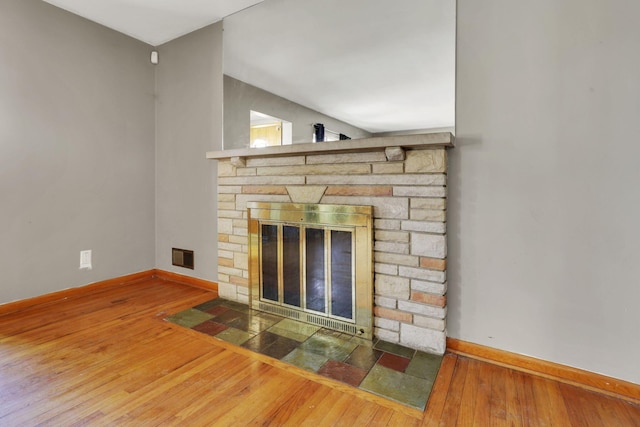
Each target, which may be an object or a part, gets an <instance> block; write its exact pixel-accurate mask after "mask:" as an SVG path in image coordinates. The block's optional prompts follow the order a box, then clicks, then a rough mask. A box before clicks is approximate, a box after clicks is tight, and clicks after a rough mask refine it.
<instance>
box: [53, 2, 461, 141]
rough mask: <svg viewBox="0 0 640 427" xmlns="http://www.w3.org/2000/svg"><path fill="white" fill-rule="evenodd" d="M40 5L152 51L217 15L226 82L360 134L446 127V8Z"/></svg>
mask: <svg viewBox="0 0 640 427" xmlns="http://www.w3.org/2000/svg"><path fill="white" fill-rule="evenodd" d="M43 1H46V2H48V3H51V4H53V5H55V6H58V7H61V8H63V9H65V10H68V11H70V12H72V13H75V14H77V15H80V16H83V17H85V18H87V19H90V20H92V21H95V22H98V23H100V24H102V25H105V26H107V27H110V28H112V29H114V30H117V31H119V32H122V33H124V34H127V35H129V36H131V37H134V38H136V39H138V40H142V41H144V42H146V43H149V44H151V45H153V46H158V45H160V44H163V43H165V42H167V41H170V40H172V39H174V38H177V37H180V36H182V35H184V34H187V33H189V32H192V31H194V30H197V29H199V28H202V27H204V26H206V25H209V24H211V23H213V22H217V21H219V20H220V19H222V18H225V17H226V19H225V24H224V64H225V65H224V68H225V73H226V74H229V75H231V76H233V77H235V78H237V79H239V80H243V81H245V82H247V83H250V84H252V85H254V86H257V87H260V88H262V89H265V90H267V91H270V92H272V93H275V94H277V95H279V96H282V97H284V98H288V99H290V100H292V101H294V102H297V103H300V104H303V105H306V106H308V107H310V108H312V109H315V110H317V111H320V112H322V113H325V114H327V115H330V116H333V117H335V118H337V119H340V120H343V121H345V122H348V123H351V124H353V125H355V126H357V127H360V128H362V129H366V130H368V131H370V132H389V131H403V130H409V129H428V128H452V127H453V126H454V114H455V107H454V98H455V0H393V1H391V0H348V1H346V0H322V1H318V0H267V1H266V2H264V3H262V0H43ZM252 5H256V6H254V7H250V6H252ZM249 7H250V8H249ZM246 8H249V9H247V10H243V9H246ZM241 10H243V11H242V13H235V12H238V11H241ZM230 15H231V16H230Z"/></svg>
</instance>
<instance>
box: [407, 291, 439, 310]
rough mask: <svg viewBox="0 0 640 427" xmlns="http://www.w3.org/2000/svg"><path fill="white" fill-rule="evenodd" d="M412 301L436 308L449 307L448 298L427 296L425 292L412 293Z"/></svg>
mask: <svg viewBox="0 0 640 427" xmlns="http://www.w3.org/2000/svg"><path fill="white" fill-rule="evenodd" d="M411 301H416V302H421V303H424V304H429V305H435V306H436V307H444V306H445V305H447V297H446V296H443V295H433V294H425V293H424V292H416V291H412V292H411Z"/></svg>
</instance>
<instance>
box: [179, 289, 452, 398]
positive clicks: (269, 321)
mask: <svg viewBox="0 0 640 427" xmlns="http://www.w3.org/2000/svg"><path fill="white" fill-rule="evenodd" d="M166 320H168V321H170V322H172V323H175V324H177V325H180V326H183V327H185V328H189V329H192V330H194V331H198V332H201V333H203V334H207V335H211V336H213V337H216V338H218V339H221V340H223V341H227V342H229V343H231V344H234V345H238V346H242V347H244V348H246V349H248V350H251V351H254V352H256V353H261V354H264V355H266V356H269V357H272V358H275V359H278V360H280V361H282V362H286V363H289V364H291V365H295V366H297V367H299V368H302V369H306V370H308V371H311V372H315V373H317V374H319V375H323V376H325V377H328V378H331V379H333V380H335V381H340V382H342V383H344V384H348V385H350V386H353V387H357V388H359V389H361V390H364V391H367V392H370V393H374V394H377V395H379V396H382V397H385V398H387V399H391V400H394V401H396V402H399V403H402V404H404V405H407V406H411V407H413V408H417V409H421V410H424V408H425V406H426V404H427V399H428V398H429V393H430V392H431V387H432V386H433V382H434V380H435V378H436V374H437V373H438V369H439V368H440V363H441V361H442V357H441V356H437V355H433V354H428V353H424V352H421V351H416V350H413V349H411V348H407V347H403V346H401V345H398V344H392V343H388V342H384V341H380V340H376V341H368V340H365V339H362V338H359V337H354V336H352V335H348V334H343V333H340V332H336V331H333V330H330V329H325V328H321V327H319V326H314V325H309V324H306V323H302V322H298V321H296V320H292V319H286V318H284V317H280V316H276V315H273V314H268V313H264V312H260V311H256V310H252V309H251V308H249V307H248V306H246V305H243V304H239V303H237V302H233V301H227V300H224V299H221V298H216V299H214V300H211V301H207V302H206V303H204V304H200V305H197V306H195V307H193V308H189V309H187V310H184V311H181V312H179V313H176V314H174V315H172V316H169V317H167V318H166Z"/></svg>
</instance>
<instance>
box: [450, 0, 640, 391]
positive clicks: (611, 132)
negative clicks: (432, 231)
mask: <svg viewBox="0 0 640 427" xmlns="http://www.w3.org/2000/svg"><path fill="white" fill-rule="evenodd" d="M639 18H640V3H638V2H633V1H624V0H612V1H606V2H605V1H599V0H563V1H557V0H541V1H536V2H508V1H497V0H487V1H483V2H477V1H474V0H458V25H457V28H458V30H457V31H458V43H457V61H458V62H457V100H456V101H457V102H456V104H457V117H456V135H457V147H456V148H455V149H453V150H452V151H451V152H450V166H451V169H450V170H451V175H450V181H449V191H450V199H449V200H450V202H451V204H450V209H449V227H448V231H449V236H450V239H451V240H450V257H449V260H450V264H449V269H448V271H449V273H450V276H449V303H448V306H449V321H448V332H449V335H450V336H452V337H455V338H460V339H463V340H467V341H472V342H475V343H480V344H485V345H488V346H492V347H497V348H501V349H505V350H510V351H514V352H517V353H524V354H527V355H531V356H535V357H539V358H542V359H547V360H551V361H555V362H559V363H563V364H567V365H571V366H576V367H579V368H583V369H587V370H590V371H595V372H599V373H603V374H606V375H610V376H614V377H619V378H623V379H626V380H629V381H633V382H636V383H640V370H639V369H638V361H639V360H640V340H639V339H638V328H639V327H640V310H638V302H639V301H640V285H639V278H640V262H639V259H638V256H639V254H640V221H639V220H638V219H639V218H640V190H639V189H638V183H640V167H639V166H638V158H639V157H640V143H638V140H637V139H638V138H637V135H640V78H639V77H638V76H640V56H639V55H638V41H639V40H640V26H638V20H639Z"/></svg>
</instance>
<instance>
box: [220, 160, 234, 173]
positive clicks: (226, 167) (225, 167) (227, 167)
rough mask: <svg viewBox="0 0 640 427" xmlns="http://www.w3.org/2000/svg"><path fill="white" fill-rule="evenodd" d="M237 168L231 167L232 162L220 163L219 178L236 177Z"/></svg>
mask: <svg viewBox="0 0 640 427" xmlns="http://www.w3.org/2000/svg"><path fill="white" fill-rule="evenodd" d="M235 175H236V168H235V167H234V166H232V165H231V162H230V161H220V162H218V176H235Z"/></svg>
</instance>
